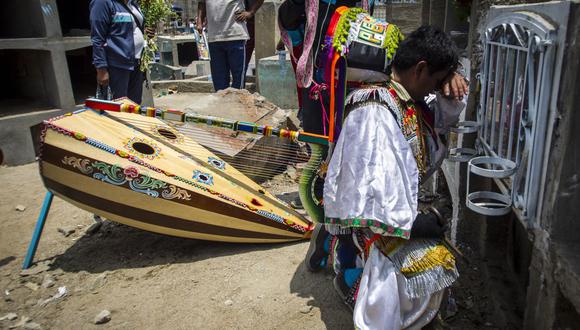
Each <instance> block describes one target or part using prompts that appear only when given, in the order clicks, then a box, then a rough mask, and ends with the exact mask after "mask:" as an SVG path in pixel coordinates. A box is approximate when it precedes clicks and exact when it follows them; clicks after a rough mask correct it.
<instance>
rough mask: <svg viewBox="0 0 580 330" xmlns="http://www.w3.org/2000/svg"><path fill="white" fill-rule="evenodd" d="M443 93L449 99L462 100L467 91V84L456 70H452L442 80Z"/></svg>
mask: <svg viewBox="0 0 580 330" xmlns="http://www.w3.org/2000/svg"><path fill="white" fill-rule="evenodd" d="M442 91H443V95H444V96H445V97H448V98H450V99H455V100H457V101H459V100H462V99H463V97H464V96H465V95H467V92H468V91H469V86H468V85H467V81H466V80H465V78H463V76H462V75H460V74H459V73H457V72H454V73H453V74H452V75H451V76H450V77H449V78H448V79H447V80H445V81H444V82H443V86H442Z"/></svg>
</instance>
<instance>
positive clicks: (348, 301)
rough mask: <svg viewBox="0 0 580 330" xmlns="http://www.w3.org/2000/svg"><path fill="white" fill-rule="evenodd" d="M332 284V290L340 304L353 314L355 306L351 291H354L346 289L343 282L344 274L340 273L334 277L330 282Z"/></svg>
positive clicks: (346, 286)
mask: <svg viewBox="0 0 580 330" xmlns="http://www.w3.org/2000/svg"><path fill="white" fill-rule="evenodd" d="M332 284H334V289H335V290H336V292H337V293H338V295H339V296H340V300H342V302H343V303H344V304H345V305H346V307H348V308H349V309H350V311H351V312H353V311H354V304H355V301H354V291H353V290H356V289H354V288H350V287H348V285H346V282H345V281H344V273H342V272H340V273H338V274H337V275H336V276H335V277H334V281H332Z"/></svg>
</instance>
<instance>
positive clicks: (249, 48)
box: [236, 0, 264, 70]
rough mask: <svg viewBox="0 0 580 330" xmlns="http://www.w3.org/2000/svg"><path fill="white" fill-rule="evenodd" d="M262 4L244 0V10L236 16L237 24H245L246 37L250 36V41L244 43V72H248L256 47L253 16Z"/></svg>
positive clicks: (260, 1) (257, 0)
mask: <svg viewBox="0 0 580 330" xmlns="http://www.w3.org/2000/svg"><path fill="white" fill-rule="evenodd" d="M262 4H264V0H245V1H244V5H245V8H246V10H245V11H243V12H241V13H238V14H237V15H236V20H237V21H238V22H246V27H247V28H248V35H249V36H250V39H248V41H247V42H246V63H245V66H246V70H248V65H249V64H250V60H251V59H252V53H254V48H255V47H256V19H255V17H254V16H255V15H256V12H257V11H258V9H260V7H262Z"/></svg>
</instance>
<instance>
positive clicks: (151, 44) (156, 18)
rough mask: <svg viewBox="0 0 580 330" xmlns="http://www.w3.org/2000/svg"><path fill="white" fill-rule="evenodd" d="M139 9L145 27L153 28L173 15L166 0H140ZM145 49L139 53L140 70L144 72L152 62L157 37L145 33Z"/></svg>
mask: <svg viewBox="0 0 580 330" xmlns="http://www.w3.org/2000/svg"><path fill="white" fill-rule="evenodd" d="M140 5H141V11H142V12H143V16H145V27H146V28H151V29H155V28H156V27H157V24H159V23H161V22H163V21H164V20H166V19H168V18H171V17H173V16H175V13H174V12H173V11H172V10H171V5H170V4H169V3H168V1H167V0H141V1H140ZM144 37H145V45H146V46H145V49H144V50H143V54H142V55H141V68H140V69H141V71H143V72H145V71H147V69H148V68H149V64H151V63H152V62H153V58H154V57H155V52H156V51H157V50H158V48H157V40H156V39H157V38H156V37H152V38H150V37H149V36H148V35H145V36H144Z"/></svg>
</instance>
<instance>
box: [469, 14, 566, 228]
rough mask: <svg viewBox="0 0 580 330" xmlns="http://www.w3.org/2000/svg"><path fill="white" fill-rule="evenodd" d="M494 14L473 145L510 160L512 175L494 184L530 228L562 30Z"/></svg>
mask: <svg viewBox="0 0 580 330" xmlns="http://www.w3.org/2000/svg"><path fill="white" fill-rule="evenodd" d="M558 5H562V3H560V4H558ZM564 5H566V6H568V7H567V8H569V4H567V3H564ZM529 7H532V8H534V7H539V8H542V6H529ZM568 10H569V9H568ZM498 11H500V13H497V12H496V13H495V15H494V12H493V10H492V11H491V12H490V15H489V16H490V17H493V18H492V19H491V20H489V21H488V23H487V25H486V28H485V31H484V34H483V40H482V42H483V46H484V54H483V62H482V71H481V73H480V83H481V94H480V102H479V109H478V122H479V124H480V130H479V133H478V146H477V147H478V149H479V150H480V151H481V152H483V153H485V154H486V155H488V156H491V157H497V158H502V159H507V160H511V161H513V162H515V164H516V166H517V171H516V173H515V175H514V176H512V177H509V178H505V179H496V180H495V181H496V183H497V185H498V187H499V188H500V190H501V191H502V192H503V193H504V194H509V195H511V199H512V205H513V209H514V211H515V212H516V214H517V215H518V217H520V218H521V219H522V220H527V221H529V222H528V223H529V224H530V225H532V226H534V225H535V224H536V223H537V221H536V220H535V219H536V214H539V212H540V210H541V203H540V202H539V201H540V195H541V194H542V193H543V186H544V180H545V176H546V170H547V166H548V164H547V163H546V161H545V160H546V159H547V154H548V152H549V140H550V138H551V132H552V125H553V122H554V118H555V113H556V111H555V110H556V104H555V102H556V99H557V92H558V88H559V80H560V79H559V78H560V67H561V65H562V62H561V61H562V54H561V49H562V48H563V43H562V42H563V40H564V39H563V38H564V37H565V30H566V29H565V28H564V29H563V28H562V27H561V26H558V25H554V24H552V23H551V22H554V20H553V19H550V20H548V19H546V18H545V17H544V16H543V15H540V14H539V13H538V11H535V10H534V11H531V10H525V8H523V7H521V6H519V7H517V6H512V8H511V10H510V9H506V8H505V7H504V8H502V10H498ZM502 11H503V12H502ZM551 11H553V10H550V12H551ZM565 11H566V10H565ZM564 17H566V16H564ZM555 22H558V21H555ZM560 22H561V21H560ZM564 24H565V23H564Z"/></svg>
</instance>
